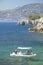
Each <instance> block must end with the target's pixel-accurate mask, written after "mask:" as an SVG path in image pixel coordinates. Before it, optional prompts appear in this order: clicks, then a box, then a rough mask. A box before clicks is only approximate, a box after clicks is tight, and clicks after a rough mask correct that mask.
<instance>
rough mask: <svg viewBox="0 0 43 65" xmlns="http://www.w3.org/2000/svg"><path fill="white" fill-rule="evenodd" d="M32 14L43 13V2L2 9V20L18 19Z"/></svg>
mask: <svg viewBox="0 0 43 65" xmlns="http://www.w3.org/2000/svg"><path fill="white" fill-rule="evenodd" d="M30 14H43V3H35V4H28V5H24V6H22V7H19V8H16V9H11V10H3V11H0V21H16V20H18V19H20V18H22V17H23V18H27V17H28V16H29V15H30Z"/></svg>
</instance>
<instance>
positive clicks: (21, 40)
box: [0, 22, 43, 65]
mask: <svg viewBox="0 0 43 65" xmlns="http://www.w3.org/2000/svg"><path fill="white" fill-rule="evenodd" d="M29 27H31V26H17V25H16V24H15V23H14V22H11V23H0V65H43V33H34V32H29V31H28V28H29ZM19 46H23V47H30V46H31V47H32V50H33V52H34V53H36V54H37V56H36V59H35V60H29V59H27V58H25V59H23V58H15V57H10V52H12V51H14V50H15V49H16V48H17V47H19Z"/></svg>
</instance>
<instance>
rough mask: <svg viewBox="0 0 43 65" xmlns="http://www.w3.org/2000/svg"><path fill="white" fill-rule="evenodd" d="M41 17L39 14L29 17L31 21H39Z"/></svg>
mask: <svg viewBox="0 0 43 65" xmlns="http://www.w3.org/2000/svg"><path fill="white" fill-rule="evenodd" d="M40 17H41V15H38V14H32V15H29V19H30V20H35V19H39V18H40Z"/></svg>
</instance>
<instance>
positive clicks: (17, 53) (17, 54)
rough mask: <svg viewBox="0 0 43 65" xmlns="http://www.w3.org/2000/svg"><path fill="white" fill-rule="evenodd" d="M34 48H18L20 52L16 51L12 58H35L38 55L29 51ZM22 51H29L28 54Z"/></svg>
mask: <svg viewBox="0 0 43 65" xmlns="http://www.w3.org/2000/svg"><path fill="white" fill-rule="evenodd" d="M31 48H32V47H18V48H17V50H20V51H17V50H16V51H15V52H12V53H10V56H15V57H35V56H36V54H34V53H33V52H32V51H31V52H30V51H29V50H30V49H31ZM21 50H27V52H26V51H25V52H22V51H21Z"/></svg>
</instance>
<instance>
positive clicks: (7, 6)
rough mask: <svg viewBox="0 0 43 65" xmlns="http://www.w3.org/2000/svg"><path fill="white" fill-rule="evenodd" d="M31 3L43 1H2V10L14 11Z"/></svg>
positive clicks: (0, 1)
mask: <svg viewBox="0 0 43 65" xmlns="http://www.w3.org/2000/svg"><path fill="white" fill-rule="evenodd" d="M31 3H43V0H0V10H6V9H14V8H16V7H21V6H23V5H26V4H31Z"/></svg>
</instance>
